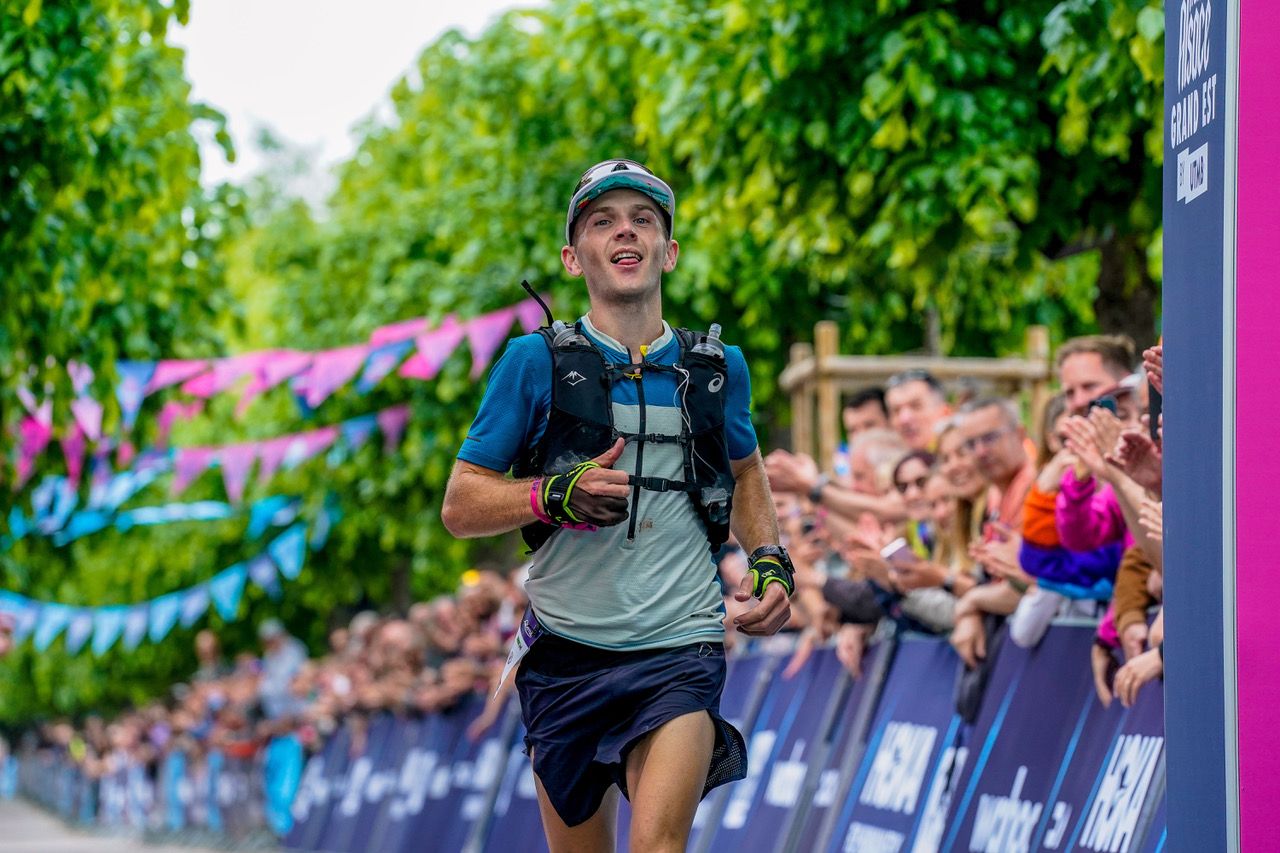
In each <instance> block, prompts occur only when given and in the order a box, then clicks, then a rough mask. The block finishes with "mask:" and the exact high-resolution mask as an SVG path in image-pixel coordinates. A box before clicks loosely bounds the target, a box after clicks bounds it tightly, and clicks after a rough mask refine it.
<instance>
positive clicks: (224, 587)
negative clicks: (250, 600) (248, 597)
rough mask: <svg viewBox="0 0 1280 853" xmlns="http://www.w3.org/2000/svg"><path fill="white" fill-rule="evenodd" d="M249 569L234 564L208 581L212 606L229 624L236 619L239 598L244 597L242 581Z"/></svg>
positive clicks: (242, 565)
mask: <svg viewBox="0 0 1280 853" xmlns="http://www.w3.org/2000/svg"><path fill="white" fill-rule="evenodd" d="M248 574H249V569H248V567H247V566H246V565H245V564H244V563H236V564H235V565H234V566H232V567H231V568H229V569H223V570H222V571H221V572H218V574H216V575H214V576H213V579H212V580H211V581H209V592H210V594H211V595H212V596H213V606H214V607H215V608H216V609H217V611H218V615H220V616H221V617H222V618H223V619H225V620H227V621H228V622H230V621H231V620H232V619H235V618H236V612H237V611H239V609H240V597H241V596H242V595H244V580H245V578H246V577H247V576H248Z"/></svg>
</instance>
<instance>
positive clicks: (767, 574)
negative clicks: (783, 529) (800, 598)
mask: <svg viewBox="0 0 1280 853" xmlns="http://www.w3.org/2000/svg"><path fill="white" fill-rule="evenodd" d="M747 573H748V574H750V575H751V594H752V595H754V596H755V597H756V598H763V597H764V593H765V590H766V589H768V587H769V584H771V583H780V584H782V588H783V589H784V590H785V591H786V593H787V596H788V597H790V596H791V594H792V593H793V592H795V590H796V580H795V574H796V570H795V567H794V566H793V565H791V557H790V556H788V555H787V549H786V548H783V547H782V546H781V545H761V546H760V547H759V548H757V549H755V550H754V551H752V552H751V556H750V557H747Z"/></svg>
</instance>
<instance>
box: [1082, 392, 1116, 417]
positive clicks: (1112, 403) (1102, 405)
mask: <svg viewBox="0 0 1280 853" xmlns="http://www.w3.org/2000/svg"><path fill="white" fill-rule="evenodd" d="M1094 409H1106V410H1107V411H1108V412H1110V413H1111V414H1113V415H1119V414H1120V406H1119V405H1118V404H1117V403H1116V398H1115V395H1113V394H1103V395H1102V396H1101V397H1098V398H1097V399H1094V400H1090V401H1089V409H1088V410H1089V411H1090V412H1092V411H1093V410H1094Z"/></svg>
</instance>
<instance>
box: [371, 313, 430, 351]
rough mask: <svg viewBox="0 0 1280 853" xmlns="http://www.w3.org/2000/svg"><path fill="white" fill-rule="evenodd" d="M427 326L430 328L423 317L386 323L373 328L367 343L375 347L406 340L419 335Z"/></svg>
mask: <svg viewBox="0 0 1280 853" xmlns="http://www.w3.org/2000/svg"><path fill="white" fill-rule="evenodd" d="M429 328H431V324H430V322H429V321H428V320H427V318H425V317H415V318H414V319H412V320H401V321H400V322H398V323H388V324H387V325H385V326H381V327H379V328H377V329H374V330H373V334H372V335H370V336H369V343H370V344H372V345H373V346H375V347H380V346H384V345H386V344H393V343H397V342H399V341H408V340H412V339H414V338H416V337H417V336H418V335H421V334H422V333H423V332H425V331H426V330H427V329H429Z"/></svg>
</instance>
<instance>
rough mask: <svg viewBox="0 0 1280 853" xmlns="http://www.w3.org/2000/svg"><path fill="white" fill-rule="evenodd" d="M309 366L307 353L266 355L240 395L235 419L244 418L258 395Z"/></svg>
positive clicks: (309, 354)
mask: <svg viewBox="0 0 1280 853" xmlns="http://www.w3.org/2000/svg"><path fill="white" fill-rule="evenodd" d="M310 366H311V353H309V352H297V351H295V350H274V351H272V352H270V353H268V354H267V357H266V358H265V359H263V361H262V363H261V364H260V365H258V370H257V372H256V373H255V374H254V376H253V379H252V380H250V382H249V384H248V385H246V386H245V389H244V391H243V392H242V393H241V394H240V401H239V402H238V403H236V417H238V418H239V417H244V413H245V412H246V411H248V409H249V404H250V403H252V402H253V401H254V400H255V399H256V398H257V397H258V395H259V394H261V393H262V392H264V391H268V390H270V389H272V388H274V387H276V386H277V385H279V384H280V383H281V382H283V381H285V380H286V379H289V378H291V377H294V376H297V375H298V374H299V373H301V372H302V371H304V370H306V369H307V368H308V367H310Z"/></svg>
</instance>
